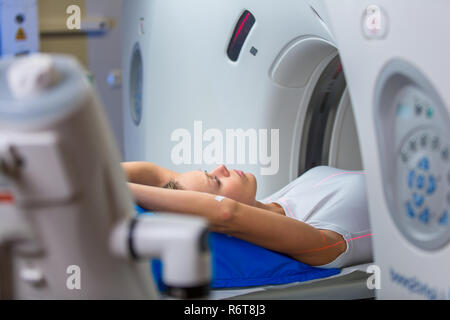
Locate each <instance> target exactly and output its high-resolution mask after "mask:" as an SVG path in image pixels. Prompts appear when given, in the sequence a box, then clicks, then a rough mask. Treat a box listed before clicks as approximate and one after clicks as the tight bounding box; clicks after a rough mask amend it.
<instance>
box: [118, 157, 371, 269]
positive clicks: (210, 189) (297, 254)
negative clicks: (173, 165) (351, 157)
mask: <svg viewBox="0 0 450 320" xmlns="http://www.w3.org/2000/svg"><path fill="white" fill-rule="evenodd" d="M122 166H123V168H124V170H125V173H126V175H127V177H128V181H129V187H130V189H131V192H132V194H133V196H134V198H135V200H136V201H137V203H138V204H139V205H140V206H141V207H144V208H146V209H149V210H152V211H165V212H174V213H183V214H190V215H197V216H201V217H204V218H206V219H207V220H208V221H209V222H210V225H211V230H212V231H215V232H220V233H225V234H228V235H231V236H234V237H237V238H240V239H243V240H246V241H248V242H251V243H253V244H256V245H259V246H262V247H265V248H267V249H270V250H273V251H277V252H279V253H283V254H286V255H288V256H290V257H292V258H294V259H296V260H298V261H300V262H303V263H305V264H308V265H311V266H320V267H325V268H331V267H333V268H340V267H345V266H350V265H354V264H359V263H365V262H369V261H371V258H372V250H371V241H370V237H371V234H370V226H369V217H368V209H367V200H366V193H365V192H366V191H365V177H364V173H363V172H359V171H343V170H339V169H335V168H331V167H325V166H321V167H316V168H314V169H311V170H309V171H308V172H306V173H304V174H303V175H301V176H300V177H299V178H297V179H296V180H294V181H293V182H291V183H290V184H288V185H287V186H286V187H284V188H283V189H281V190H280V191H278V192H276V193H275V194H273V195H272V196H270V197H268V198H266V199H264V200H261V201H257V200H256V199H255V195H256V190H257V182H256V178H255V176H254V175H252V174H251V173H245V172H243V171H240V170H229V169H228V168H227V167H226V166H224V165H221V166H219V167H217V168H216V169H215V170H213V171H211V172H206V171H201V170H198V171H191V172H186V173H181V174H180V173H177V172H174V171H171V170H168V169H165V168H162V167H160V166H158V165H156V164H153V163H148V162H130V163H123V164H122Z"/></svg>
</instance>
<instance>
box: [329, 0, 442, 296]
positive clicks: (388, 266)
mask: <svg viewBox="0 0 450 320" xmlns="http://www.w3.org/2000/svg"><path fill="white" fill-rule="evenodd" d="M326 4H327V7H328V9H329V11H328V13H329V17H330V20H331V24H332V27H333V28H332V29H333V32H334V34H335V36H336V41H337V43H338V45H339V47H340V55H341V59H342V60H343V65H344V69H345V71H346V77H347V81H348V85H349V88H350V95H351V98H352V101H353V103H354V105H355V108H354V112H355V118H356V120H357V127H358V129H359V131H360V132H362V130H364V134H361V135H360V139H361V140H360V142H361V149H362V155H363V162H364V166H365V169H366V172H367V179H368V195H369V202H370V203H369V205H370V216H371V225H372V231H373V232H374V240H373V244H374V255H375V264H376V265H378V267H379V271H380V274H379V277H380V279H379V280H380V282H379V283H380V286H379V288H378V290H376V291H377V298H380V299H392V298H394V299H449V298H450V278H449V276H448V270H449V267H450V245H449V240H450V223H449V221H448V213H449V208H450V160H449V137H450V118H449V111H450V109H449V108H450V107H449V106H450V91H449V90H448V73H449V71H450V62H449V59H448V56H449V54H450V46H449V44H448V43H447V41H446V39H447V34H448V30H449V29H450V22H449V20H448V12H449V10H450V3H449V2H448V1H445V0H438V1H433V2H432V3H431V2H425V1H420V0H407V1H406V0H397V1H388V0H376V1H351V0H342V1H334V0H328V1H326Z"/></svg>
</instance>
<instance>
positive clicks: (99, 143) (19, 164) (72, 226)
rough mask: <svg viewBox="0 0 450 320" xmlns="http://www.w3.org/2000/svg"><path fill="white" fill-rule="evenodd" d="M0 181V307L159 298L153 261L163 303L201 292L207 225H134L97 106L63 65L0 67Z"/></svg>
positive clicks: (60, 61)
mask: <svg viewBox="0 0 450 320" xmlns="http://www.w3.org/2000/svg"><path fill="white" fill-rule="evenodd" d="M0 180H2V181H3V185H4V186H5V185H6V189H5V190H3V200H4V199H6V198H8V202H9V203H8V204H5V203H0V204H1V205H0V257H1V259H0V297H1V298H7V299H156V298H158V294H157V292H156V288H155V286H154V283H153V279H152V276H151V274H150V266H149V263H148V261H149V259H150V258H152V257H159V258H162V261H163V262H164V273H163V278H164V279H163V280H164V282H165V283H167V285H168V287H169V289H170V290H169V294H172V295H173V296H175V297H181V298H186V297H187V298H188V297H192V296H195V297H203V296H205V295H206V294H207V292H208V290H209V281H210V274H211V273H210V264H211V263H210V254H209V250H208V248H207V247H208V246H207V244H206V239H207V237H206V236H205V235H206V234H207V223H206V221H204V220H203V219H201V218H194V217H187V216H173V215H167V214H165V215H161V214H160V215H155V216H154V217H145V218H143V217H139V218H137V217H135V214H134V206H133V202H132V197H131V194H130V192H129V190H128V189H127V185H126V179H125V175H124V173H123V171H122V169H121V167H120V163H119V156H118V151H117V149H116V146H115V144H114V141H113V138H112V134H111V132H110V129H109V127H108V125H107V123H106V120H105V115H104V114H103V109H102V107H101V104H100V103H99V101H98V98H97V96H96V94H95V92H94V89H93V88H92V86H91V85H90V84H89V82H88V80H87V78H86V77H85V75H84V72H83V71H82V69H81V67H80V65H79V64H78V63H77V62H76V61H75V60H73V59H72V58H69V57H66V56H49V55H42V54H37V55H31V56H29V57H22V58H16V59H6V60H2V61H1V62H0ZM5 192H7V193H5ZM0 200H2V198H0ZM0 202H4V201H0ZM12 209H13V210H12ZM138 259H139V260H141V261H136V260H138Z"/></svg>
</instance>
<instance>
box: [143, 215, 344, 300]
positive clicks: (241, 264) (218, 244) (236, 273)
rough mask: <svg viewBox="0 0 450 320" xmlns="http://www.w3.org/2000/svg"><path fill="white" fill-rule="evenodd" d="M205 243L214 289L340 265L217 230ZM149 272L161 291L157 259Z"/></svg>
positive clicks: (306, 275)
mask: <svg viewBox="0 0 450 320" xmlns="http://www.w3.org/2000/svg"><path fill="white" fill-rule="evenodd" d="M137 211H138V213H139V214H151V213H149V212H147V211H146V210H144V209H142V208H140V207H137ZM209 245H210V249H211V253H212V282H211V287H212V288H215V289H218V288H236V287H252V286H262V285H276V284H286V283H292V282H303V281H308V280H314V279H320V278H326V277H329V276H333V275H335V274H338V273H339V272H340V269H323V268H316V267H311V266H308V265H306V264H304V263H301V262H298V261H297V260H294V259H292V258H290V257H288V256H285V255H283V254H280V253H277V252H274V251H271V250H268V249H265V248H263V247H259V246H257V245H254V244H251V243H249V242H247V241H244V240H240V239H237V238H234V237H231V236H227V235H224V234H220V233H215V232H211V233H210V236H209ZM152 272H153V275H154V277H155V281H156V283H157V285H158V287H159V289H160V290H161V291H165V290H164V284H163V282H162V263H161V261H159V260H153V261H152Z"/></svg>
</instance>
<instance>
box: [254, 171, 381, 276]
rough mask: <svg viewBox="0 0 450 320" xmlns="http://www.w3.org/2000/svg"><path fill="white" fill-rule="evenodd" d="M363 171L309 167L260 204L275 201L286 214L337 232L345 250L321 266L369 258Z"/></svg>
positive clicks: (350, 263) (368, 233)
mask: <svg viewBox="0 0 450 320" xmlns="http://www.w3.org/2000/svg"><path fill="white" fill-rule="evenodd" d="M365 180H366V179H365V174H364V172H363V171H345V170H340V169H335V168H331V167H326V166H320V167H316V168H313V169H311V170H309V171H307V172H306V173H304V174H303V175H301V176H300V177H298V178H297V179H296V180H294V181H292V182H291V183H290V184H288V185H287V186H286V187H284V188H282V189H281V190H280V191H278V192H276V193H274V194H273V195H271V196H270V197H267V198H265V199H263V200H262V201H261V202H262V203H271V202H274V203H277V204H279V205H280V206H282V207H283V209H284V212H285V214H286V216H288V217H291V218H293V219H297V220H300V221H303V222H305V223H308V224H310V225H311V226H313V227H315V228H318V229H326V230H331V231H334V232H337V233H339V234H340V235H342V237H343V238H344V239H345V241H346V242H347V250H346V251H345V252H344V253H342V254H341V255H340V256H339V257H337V258H336V259H335V260H334V261H332V262H331V263H329V264H327V265H323V266H321V267H324V268H343V267H346V266H351V265H357V264H362V263H367V262H370V261H372V259H373V258H372V242H371V240H372V234H371V230H370V223H369V213H368V204H367V196H366V185H365Z"/></svg>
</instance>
